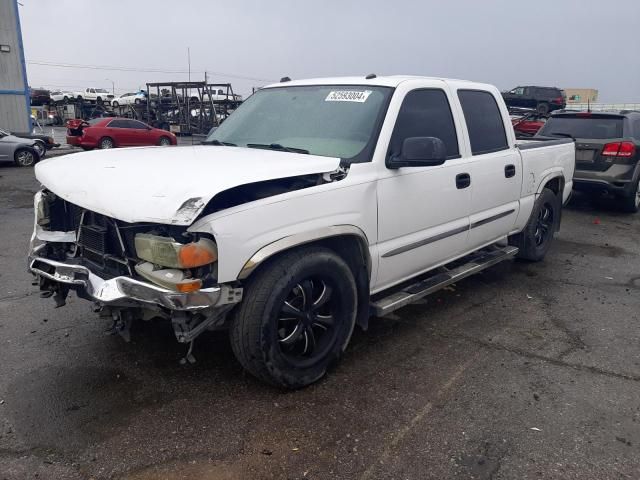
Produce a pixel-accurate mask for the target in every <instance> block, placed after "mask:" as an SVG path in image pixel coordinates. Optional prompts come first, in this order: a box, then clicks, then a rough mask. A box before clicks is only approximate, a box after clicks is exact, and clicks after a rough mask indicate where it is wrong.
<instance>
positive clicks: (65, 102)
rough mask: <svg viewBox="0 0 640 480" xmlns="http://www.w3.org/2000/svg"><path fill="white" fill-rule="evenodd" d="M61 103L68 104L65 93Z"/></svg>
mask: <svg viewBox="0 0 640 480" xmlns="http://www.w3.org/2000/svg"><path fill="white" fill-rule="evenodd" d="M62 103H64V104H65V105H69V97H67V96H66V95H65V96H64V97H63V98H62Z"/></svg>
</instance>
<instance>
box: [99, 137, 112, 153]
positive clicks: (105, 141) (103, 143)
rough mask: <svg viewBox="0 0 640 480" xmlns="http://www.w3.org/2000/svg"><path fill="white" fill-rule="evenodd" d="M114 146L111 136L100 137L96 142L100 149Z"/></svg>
mask: <svg viewBox="0 0 640 480" xmlns="http://www.w3.org/2000/svg"><path fill="white" fill-rule="evenodd" d="M113 147H115V143H114V142H113V139H112V138H111V137H102V138H101V139H100V142H98V148H100V149H101V150H107V149H109V148H113Z"/></svg>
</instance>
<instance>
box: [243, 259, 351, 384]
mask: <svg viewBox="0 0 640 480" xmlns="http://www.w3.org/2000/svg"><path fill="white" fill-rule="evenodd" d="M244 291H245V295H244V299H243V300H242V303H241V304H240V305H239V306H238V309H237V310H236V312H235V315H234V318H233V322H232V324H231V329H230V339H231V346H232V348H233V352H234V354H235V356H236V358H237V359H238V360H239V362H240V363H241V364H242V366H243V367H244V368H245V369H246V370H248V371H249V373H251V374H252V375H254V376H255V377H257V378H259V379H260V380H263V381H265V382H267V383H270V384H272V385H276V386H279V387H285V388H290V389H295V388H301V387H304V386H307V385H309V384H311V383H313V382H315V381H317V380H319V379H320V378H322V377H323V376H324V375H325V373H326V371H327V368H328V367H329V366H330V365H331V364H332V363H333V362H335V361H336V360H337V359H338V358H339V357H340V355H341V353H342V352H343V351H344V349H345V348H346V346H347V343H348V342H349V339H350V338H351V333H352V332H353V327H354V325H355V318H356V305H357V293H356V285H355V281H354V278H353V274H352V273H351V270H350V268H349V266H348V265H347V264H346V263H345V261H344V260H343V259H342V258H340V257H339V256H338V255H336V254H335V253H334V252H333V251H331V250H329V249H326V248H321V247H306V248H301V249H299V250H295V251H292V252H288V253H285V254H283V255H280V256H278V257H276V258H274V259H272V260H270V261H269V263H267V264H266V265H264V266H263V267H262V268H261V269H259V270H258V271H257V272H255V273H254V274H253V275H252V277H250V279H249V281H248V282H247V285H246V287H245V290H244Z"/></svg>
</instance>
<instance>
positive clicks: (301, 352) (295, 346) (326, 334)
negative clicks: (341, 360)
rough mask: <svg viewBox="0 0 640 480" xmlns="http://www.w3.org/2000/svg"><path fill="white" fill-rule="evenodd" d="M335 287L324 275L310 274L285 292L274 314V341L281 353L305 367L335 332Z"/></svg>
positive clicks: (322, 351) (337, 310)
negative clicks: (275, 326) (275, 330)
mask: <svg viewBox="0 0 640 480" xmlns="http://www.w3.org/2000/svg"><path fill="white" fill-rule="evenodd" d="M339 313H340V308H339V306H338V304H337V295H336V294H335V289H334V288H333V287H332V286H331V284H330V282H329V280H328V279H326V278H321V277H309V278H306V279H304V280H302V281H301V282H299V283H298V284H296V285H295V286H294V287H293V289H292V290H291V291H290V292H289V293H288V294H287V296H286V297H285V300H284V302H283V303H282V305H281V307H280V310H279V312H278V316H277V332H276V336H277V343H278V348H279V349H280V352H281V353H282V355H283V357H284V358H285V359H286V360H287V362H288V363H290V364H291V365H292V366H294V367H300V368H304V367H307V366H310V365H313V364H315V363H316V362H317V361H319V360H321V359H322V358H324V357H325V356H326V355H327V353H328V352H329V351H330V350H331V349H332V348H333V346H334V344H335V342H336V339H337V336H338V326H337V323H336V322H337V321H338V316H339Z"/></svg>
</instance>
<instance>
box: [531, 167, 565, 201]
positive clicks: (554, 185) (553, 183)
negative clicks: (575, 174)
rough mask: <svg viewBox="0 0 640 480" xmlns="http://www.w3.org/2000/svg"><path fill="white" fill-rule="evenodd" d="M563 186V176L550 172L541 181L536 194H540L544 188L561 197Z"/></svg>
mask: <svg viewBox="0 0 640 480" xmlns="http://www.w3.org/2000/svg"><path fill="white" fill-rule="evenodd" d="M564 184H565V179H564V175H562V173H561V172H552V173H550V174H548V175H547V176H546V177H544V178H543V179H542V181H541V182H540V187H539V188H538V192H537V193H541V192H542V190H543V189H544V188H548V189H549V190H551V191H552V192H553V193H555V194H556V195H558V196H560V197H562V194H563V192H564Z"/></svg>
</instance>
